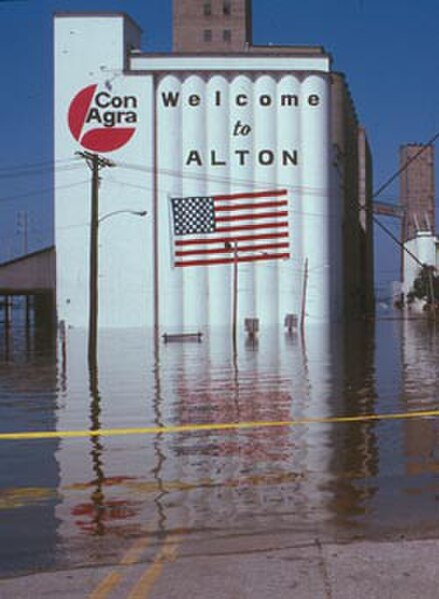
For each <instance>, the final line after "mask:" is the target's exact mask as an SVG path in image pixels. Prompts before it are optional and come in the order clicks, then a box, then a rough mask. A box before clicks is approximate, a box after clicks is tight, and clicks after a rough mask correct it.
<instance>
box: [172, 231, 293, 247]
mask: <svg viewBox="0 0 439 599" xmlns="http://www.w3.org/2000/svg"><path fill="white" fill-rule="evenodd" d="M287 237H288V233H285V232H279V233H257V234H256V235H236V236H234V237H211V238H206V237H204V238H203V239H185V240H182V239H178V240H176V242H175V245H176V246H178V247H182V246H187V245H210V244H215V243H230V241H252V240H256V241H262V240H264V239H286V238H287Z"/></svg>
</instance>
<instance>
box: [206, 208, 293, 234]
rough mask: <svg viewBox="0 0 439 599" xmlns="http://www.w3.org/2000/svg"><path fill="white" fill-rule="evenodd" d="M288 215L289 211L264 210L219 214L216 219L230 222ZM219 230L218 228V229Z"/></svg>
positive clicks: (219, 221)
mask: <svg viewBox="0 0 439 599" xmlns="http://www.w3.org/2000/svg"><path fill="white" fill-rule="evenodd" d="M284 216H288V212H286V211H281V212H262V213H259V212H258V213H257V214H232V215H231V216H218V217H216V218H215V220H216V221H217V222H218V223H230V222H233V221H236V220H257V219H260V218H280V217H284ZM217 230H218V229H217Z"/></svg>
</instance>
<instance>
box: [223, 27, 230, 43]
mask: <svg viewBox="0 0 439 599" xmlns="http://www.w3.org/2000/svg"><path fill="white" fill-rule="evenodd" d="M223 41H225V42H231V41H232V32H231V31H230V29H224V31H223Z"/></svg>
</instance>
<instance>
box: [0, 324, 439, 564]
mask: <svg viewBox="0 0 439 599" xmlns="http://www.w3.org/2000/svg"><path fill="white" fill-rule="evenodd" d="M0 333H1V335H0V418H1V421H0V432H2V433H5V432H18V431H20V432H24V431H88V430H96V429H115V428H116V429H121V428H123V429H130V428H133V427H150V426H172V425H176V424H215V423H230V422H260V421H264V422H266V421H275V422H278V421H289V420H293V419H299V420H300V419H309V418H327V417H343V416H350V415H359V414H360V415H361V414H364V415H369V414H389V413H406V412H414V411H420V410H421V411H425V410H438V409H439V374H438V369H437V365H438V360H439V332H438V328H437V327H435V325H434V323H431V322H427V321H426V320H408V321H402V320H399V319H396V318H386V319H383V318H382V319H377V320H376V321H375V322H362V323H356V324H354V325H352V326H349V327H347V326H345V327H341V326H340V327H336V326H334V327H323V326H314V327H313V326H309V327H308V328H307V331H306V335H305V337H304V338H302V337H301V336H300V335H297V334H292V335H288V334H286V333H285V332H284V331H283V330H277V329H276V330H274V329H273V330H262V331H261V332H260V334H259V337H258V339H257V340H256V341H254V340H253V341H252V340H250V339H246V338H244V337H243V338H242V339H241V340H240V341H239V343H238V347H237V351H236V353H235V352H234V351H233V350H232V344H231V340H230V333H229V331H225V330H215V331H208V332H206V333H205V334H204V336H203V340H202V342H201V343H197V342H185V343H167V344H165V343H163V341H162V340H160V342H159V343H158V344H155V343H154V339H153V337H152V335H151V333H150V332H145V331H139V330H123V331H116V330H114V331H105V332H103V333H102V334H101V337H100V339H99V359H98V369H97V371H96V372H93V373H92V375H91V376H90V373H89V371H88V367H87V360H86V334H85V332H84V331H77V330H69V331H67V334H66V337H65V339H62V338H57V339H55V338H53V339H51V338H50V337H48V335H47V333H45V332H42V331H38V330H37V331H31V332H30V333H28V334H26V331H25V329H24V327H22V326H20V325H19V324H17V325H15V326H14V328H13V329H12V331H11V332H10V334H9V336H7V335H6V333H5V331H4V330H3V329H2V328H1V325H0ZM128 433H129V431H127V434H126V435H121V436H111V435H110V436H105V437H103V436H100V437H93V438H59V439H37V440H0V460H1V461H0V469H1V476H0V538H1V540H2V542H1V544H0V575H1V576H13V575H18V574H24V573H29V572H35V571H41V570H52V569H58V568H65V567H80V566H83V565H88V566H89V565H92V564H104V563H111V562H112V560H114V559H116V557H117V555H118V554H119V552H120V550H121V548H123V547H124V546H126V545H127V543H129V541H130V540H132V539H133V538H135V537H136V536H138V535H140V534H143V535H145V534H151V535H160V534H163V533H166V532H177V533H179V532H184V534H186V535H192V536H193V537H196V535H202V534H204V535H205V534H210V535H216V536H218V535H231V534H234V535H246V534H259V533H261V532H264V531H267V530H270V531H276V530H282V531H291V534H293V533H297V532H298V531H299V532H300V533H301V534H309V535H315V534H319V535H323V536H325V535H326V536H327V537H329V538H332V539H334V538H335V539H340V540H343V539H350V538H368V537H388V536H393V535H404V536H414V537H426V536H429V535H437V532H438V531H439V477H438V474H439V419H438V418H437V417H435V416H430V417H425V418H414V419H396V420H377V421H365V422H351V423H343V422H332V423H328V422H322V423H315V422H314V423H308V424H303V425H299V426H285V427H273V428H271V427H258V428H252V429H246V430H233V431H209V430H207V431H199V430H194V431H187V432H184V433H164V434H163V433H156V434H137V435H134V434H128Z"/></svg>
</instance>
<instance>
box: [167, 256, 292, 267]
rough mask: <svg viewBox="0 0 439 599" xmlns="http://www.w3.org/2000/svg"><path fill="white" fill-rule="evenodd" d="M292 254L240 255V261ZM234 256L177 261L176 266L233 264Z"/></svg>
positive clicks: (273, 258) (284, 257)
mask: <svg viewBox="0 0 439 599" xmlns="http://www.w3.org/2000/svg"><path fill="white" fill-rule="evenodd" d="M289 257H290V254H287V253H285V254H267V255H266V256H238V260H237V261H238V262H260V261H261V260H285V259H287V258H289ZM234 261H235V259H234V258H214V259H212V260H188V261H187V262H186V261H179V262H175V264H174V266H180V267H185V266H209V265H211V264H233V262H234Z"/></svg>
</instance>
